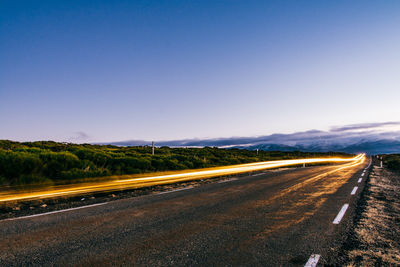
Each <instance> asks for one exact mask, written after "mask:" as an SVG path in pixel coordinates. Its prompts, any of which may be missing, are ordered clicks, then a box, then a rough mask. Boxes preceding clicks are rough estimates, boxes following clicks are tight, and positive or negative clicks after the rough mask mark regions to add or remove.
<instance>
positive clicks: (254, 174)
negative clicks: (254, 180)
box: [252, 172, 264, 176]
mask: <svg viewBox="0 0 400 267" xmlns="http://www.w3.org/2000/svg"><path fill="white" fill-rule="evenodd" d="M263 174H264V173H263V172H262V173H257V174H254V175H252V176H259V175H263Z"/></svg>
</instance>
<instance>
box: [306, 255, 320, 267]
mask: <svg viewBox="0 0 400 267" xmlns="http://www.w3.org/2000/svg"><path fill="white" fill-rule="evenodd" d="M319 257H321V255H318V254H311V256H310V258H309V259H308V261H307V263H306V265H304V267H315V266H317V263H318V261H319Z"/></svg>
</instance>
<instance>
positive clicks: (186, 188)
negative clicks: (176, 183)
mask: <svg viewBox="0 0 400 267" xmlns="http://www.w3.org/2000/svg"><path fill="white" fill-rule="evenodd" d="M192 188H193V186H189V187H185V188H180V189H175V190H171V191H166V192H161V193H158V195H163V194H168V193H173V192H177V191H182V190H188V189H192Z"/></svg>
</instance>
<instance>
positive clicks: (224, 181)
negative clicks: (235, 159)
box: [218, 178, 239, 184]
mask: <svg viewBox="0 0 400 267" xmlns="http://www.w3.org/2000/svg"><path fill="white" fill-rule="evenodd" d="M236 180H239V179H238V178H232V179H228V180H223V181H219V182H218V183H219V184H222V183H226V182H232V181H236Z"/></svg>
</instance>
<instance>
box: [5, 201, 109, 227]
mask: <svg viewBox="0 0 400 267" xmlns="http://www.w3.org/2000/svg"><path fill="white" fill-rule="evenodd" d="M107 203H109V202H104V203H97V204H92V205H87V206H82V207H76V208H70V209H65V210H56V211H50V212H45V213H40V214H34V215H29V216H22V217H16V218H9V219H4V220H1V222H4V221H15V220H21V219H28V218H34V217H39V216H45V215H50V214H55V213H61V212H66V211H71V210H80V209H86V208H91V207H96V206H101V205H105V204H107Z"/></svg>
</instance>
